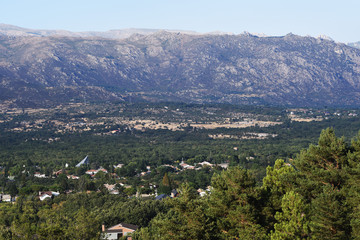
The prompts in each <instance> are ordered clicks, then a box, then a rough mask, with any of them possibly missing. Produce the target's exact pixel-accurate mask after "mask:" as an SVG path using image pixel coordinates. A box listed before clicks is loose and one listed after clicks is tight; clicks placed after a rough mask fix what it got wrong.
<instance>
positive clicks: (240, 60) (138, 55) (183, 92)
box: [0, 31, 360, 106]
mask: <svg viewBox="0 0 360 240" xmlns="http://www.w3.org/2000/svg"><path fill="white" fill-rule="evenodd" d="M128 98H132V99H146V100H151V101H164V100H166V101H186V102H197V103H201V102H228V103H233V104H270V105H285V106H359V105H360V50H359V49H356V48H353V47H350V46H347V45H345V44H341V43H335V42H334V41H332V40H329V39H325V38H321V37H319V38H312V37H300V36H296V35H293V34H288V35H286V36H283V37H259V36H255V35H251V34H248V33H247V34H241V35H224V34H223V35H221V34H219V35H212V34H208V35H200V34H194V35H191V34H184V33H180V32H179V33H174V32H166V31H158V32H154V33H151V34H146V35H142V34H133V35H131V36H130V37H128V38H125V39H110V38H99V37H73V36H69V37H66V36H41V37H37V36H28V35H27V36H8V35H0V100H3V101H4V100H10V101H17V102H18V104H24V103H27V104H41V103H59V102H63V101H70V100H83V99H85V100H91V101H104V100H106V101H122V100H124V99H128Z"/></svg>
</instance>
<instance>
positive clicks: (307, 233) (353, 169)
mask: <svg viewBox="0 0 360 240" xmlns="http://www.w3.org/2000/svg"><path fill="white" fill-rule="evenodd" d="M359 158H360V135H359V136H358V137H357V138H356V139H354V140H353V141H352V143H351V144H350V145H348V144H346V143H345V142H344V140H343V139H342V138H337V137H336V136H335V134H334V131H333V130H332V129H326V130H324V131H323V132H322V133H321V135H320V138H319V142H318V144H317V145H310V147H309V148H308V149H307V150H303V151H302V152H301V153H300V155H299V156H298V157H297V158H296V159H294V160H292V161H290V162H288V163H286V162H284V161H283V160H277V161H276V163H275V165H274V166H269V167H268V168H267V171H266V177H264V179H263V184H262V185H261V186H258V185H257V184H256V182H255V180H254V178H253V177H252V176H251V173H250V172H249V171H248V170H245V169H242V168H239V167H236V168H232V169H229V170H227V171H223V172H221V173H220V174H216V175H215V176H213V178H212V182H211V186H212V189H211V193H210V194H209V195H207V196H205V197H203V198H199V197H198V196H197V194H196V193H195V192H194V190H193V189H192V188H191V187H190V186H189V185H186V184H184V185H182V188H181V195H180V197H179V198H176V199H172V200H169V201H168V202H167V204H168V205H169V206H170V210H169V211H168V212H167V213H166V214H159V215H158V216H157V217H155V218H154V219H153V220H152V221H151V222H150V224H149V227H147V228H142V229H141V230H140V231H139V232H137V234H136V236H137V239H155V238H158V239H289V240H290V239H358V237H359V234H360V232H359V231H360V224H359V214H360V211H359V203H360V189H359V186H360V185H359V181H360V174H359V170H360V162H359Z"/></svg>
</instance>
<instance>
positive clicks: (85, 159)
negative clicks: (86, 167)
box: [75, 156, 89, 167]
mask: <svg viewBox="0 0 360 240" xmlns="http://www.w3.org/2000/svg"><path fill="white" fill-rule="evenodd" d="M83 164H89V158H88V156H86V157H85V158H84V159H83V160H81V162H79V163H78V164H76V166H75V167H80V166H81V165H83Z"/></svg>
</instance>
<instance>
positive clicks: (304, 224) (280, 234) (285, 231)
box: [271, 191, 310, 240]
mask: <svg viewBox="0 0 360 240" xmlns="http://www.w3.org/2000/svg"><path fill="white" fill-rule="evenodd" d="M307 208H308V207H307V205H306V204H305V203H304V201H303V199H302V197H301V196H300V195H299V194H297V193H295V192H293V191H290V192H288V193H286V194H285V195H284V197H283V199H282V204H281V210H282V211H279V212H277V213H276V215H275V219H276V220H277V221H278V223H276V224H275V226H274V228H275V230H274V231H273V232H272V233H271V239H272V240H280V239H281V240H295V239H309V232H310V231H309V230H310V229H309V220H308V216H307V212H308V211H307Z"/></svg>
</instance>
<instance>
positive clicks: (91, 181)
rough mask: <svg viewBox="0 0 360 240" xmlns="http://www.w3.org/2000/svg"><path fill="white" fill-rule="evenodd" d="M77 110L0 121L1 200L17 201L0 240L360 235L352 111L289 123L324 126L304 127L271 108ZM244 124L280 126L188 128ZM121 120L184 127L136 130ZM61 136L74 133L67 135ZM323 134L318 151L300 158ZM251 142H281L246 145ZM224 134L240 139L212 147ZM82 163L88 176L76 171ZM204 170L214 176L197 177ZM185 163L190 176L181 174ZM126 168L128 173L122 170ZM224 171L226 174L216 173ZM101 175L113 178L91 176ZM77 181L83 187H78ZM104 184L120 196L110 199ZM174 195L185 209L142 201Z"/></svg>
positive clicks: (0, 223)
mask: <svg viewBox="0 0 360 240" xmlns="http://www.w3.org/2000/svg"><path fill="white" fill-rule="evenodd" d="M80 108H81V109H77V108H76V107H74V108H63V110H55V111H54V112H51V110H49V111H46V112H41V113H35V114H29V113H27V112H26V110H24V111H23V112H22V113H21V112H20V113H18V114H14V113H11V112H10V113H3V114H0V120H1V121H0V145H1V150H0V189H1V193H5V194H10V195H11V196H18V198H17V200H16V203H15V204H10V203H4V202H3V203H0V234H1V237H2V238H3V239H24V238H25V239H33V238H36V239H48V238H49V236H52V238H53V239H92V238H95V239H96V238H98V236H99V234H100V228H101V224H102V223H105V225H106V226H111V225H115V224H118V223H119V222H126V223H130V224H136V225H138V226H140V227H141V229H140V230H139V231H137V232H136V234H135V235H134V238H138V239H189V238H191V239H236V238H239V239H249V238H251V239H267V238H272V239H296V238H299V239H300V238H303V239H311V238H314V239H315V238H317V239H322V237H319V236H322V234H324V235H326V236H329V239H351V238H353V239H356V236H357V235H358V232H359V231H360V230H358V229H357V228H358V225H359V224H358V223H357V222H358V215H360V213H357V212H358V207H357V205H358V203H359V201H360V200H359V199H358V190H359V189H358V187H357V185H358V184H359V179H358V177H359V176H358V175H357V174H358V172H359V169H358V168H359V166H358V163H357V162H359V157H360V147H359V146H360V135H359V136H358V137H357V138H356V139H354V140H353V141H350V139H351V138H352V137H353V136H355V135H356V132H357V131H358V130H359V129H360V122H359V121H358V118H357V117H356V114H358V111H357V110H344V109H343V110H336V109H333V110H331V109H325V110H309V109H307V110H306V109H305V110H304V109H301V110H299V112H295V113H294V114H297V116H299V117H303V118H309V117H311V118H319V117H320V118H323V120H322V121H312V122H297V121H291V119H290V117H289V114H290V111H287V110H285V109H280V108H267V107H256V108H252V107H251V108H249V107H241V106H231V105H187V104H172V103H164V104H147V103H138V104H130V105H84V106H80ZM291 111H295V110H291ZM354 116H355V117H354ZM246 118H251V119H256V120H263V121H281V124H277V125H273V126H268V127H261V126H258V125H254V126H250V127H246V128H215V129H202V128H197V127H192V126H191V125H190V124H188V123H189V122H196V123H207V122H220V123H222V122H232V123H233V122H238V121H243V120H244V119H246ZM114 119H115V120H116V121H118V119H125V120H129V119H134V120H135V121H142V120H144V119H151V120H152V121H154V122H155V121H158V122H175V123H181V124H183V125H182V126H183V127H182V128H181V129H180V130H177V131H170V130H168V129H145V130H144V129H135V128H134V127H130V126H129V125H124V124H119V123H118V122H116V121H115V120H114ZM98 121H101V124H93V125H91V124H92V123H96V122H98ZM58 122H62V123H63V125H61V124H58ZM84 122H86V123H87V124H84ZM66 125H70V126H71V128H69V129H70V130H68V131H64V129H66V128H65V127H64V126H66ZM329 127H333V128H335V129H336V130H337V134H338V135H343V136H345V138H337V137H336V136H335V134H334V131H333V130H332V128H329ZM87 128H88V129H87ZM326 128H327V130H326V131H323V132H322V134H321V136H320V140H319V141H318V145H310V147H309V149H308V150H302V149H304V148H308V146H309V144H315V143H316V141H317V139H318V136H319V134H320V132H321V130H322V129H326ZM86 129H87V130H86ZM60 130H61V131H60ZM248 133H262V134H273V135H274V137H268V138H261V139H260V138H259V139H246V138H242V136H245V135H246V134H248ZM217 134H222V135H226V136H235V137H233V138H223V139H222V138H215V139H214V138H211V137H209V136H211V135H217ZM299 153H300V154H299ZM86 155H88V156H89V159H90V164H88V165H84V166H82V167H74V166H75V164H77V163H78V162H79V161H80V160H81V159H82V158H83V157H84V156H86ZM280 158H281V159H284V160H277V159H280ZM204 161H208V162H209V163H211V164H213V165H212V166H201V165H200V164H199V163H202V162H204ZM181 162H184V163H186V164H189V165H192V166H193V167H194V169H187V170H186V169H184V168H182V167H181V164H180V163H181ZM119 163H121V164H123V166H122V167H121V168H115V167H114V165H117V164H119ZM223 163H226V164H227V165H229V169H228V170H226V171H225V170H224V169H222V168H221V167H220V166H219V165H217V164H223ZM269 166H270V167H269ZM100 167H103V168H105V169H107V170H108V172H98V173H96V174H95V175H93V176H90V175H89V174H86V173H85V171H87V170H89V169H98V168H100ZM149 169H150V170H151V171H149ZM59 170H60V171H61V173H55V172H56V171H59ZM60 171H59V172H60ZM36 173H38V174H39V173H41V174H44V175H45V176H46V177H44V178H39V177H36ZM142 173H144V174H142ZM75 175H76V176H78V177H79V178H78V179H73V178H71V176H75ZM184 183H185V184H184ZM106 184H108V185H109V184H110V185H114V186H115V190H116V191H117V194H116V195H113V194H109V193H110V190H108V189H107V188H106V187H105V185H106ZM209 186H210V187H209ZM206 188H208V189H210V191H211V194H208V195H206V196H204V197H199V194H198V193H197V192H196V190H199V191H200V190H203V189H206ZM172 189H178V191H180V193H181V194H180V196H179V197H178V198H175V199H167V200H165V201H156V200H154V198H153V197H152V196H149V195H147V194H150V195H152V194H155V193H157V194H160V193H166V194H169V193H170V191H171V190H172ZM48 190H51V191H57V192H59V193H60V196H57V197H54V198H52V199H48V200H46V201H43V202H42V201H40V200H39V192H41V191H48ZM328 209H331V210H334V211H332V212H331V213H329V212H326V211H327V210H328ZM319 214H323V215H319ZM331 214H334V216H332V215H331ZM299 226H300V227H299ZM89 229H91V231H90V230H89ZM284 229H285V230H286V232H284V231H285V230H284ZM326 231H328V232H326Z"/></svg>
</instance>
